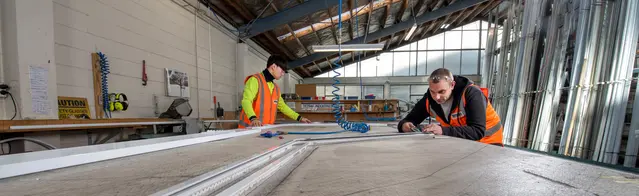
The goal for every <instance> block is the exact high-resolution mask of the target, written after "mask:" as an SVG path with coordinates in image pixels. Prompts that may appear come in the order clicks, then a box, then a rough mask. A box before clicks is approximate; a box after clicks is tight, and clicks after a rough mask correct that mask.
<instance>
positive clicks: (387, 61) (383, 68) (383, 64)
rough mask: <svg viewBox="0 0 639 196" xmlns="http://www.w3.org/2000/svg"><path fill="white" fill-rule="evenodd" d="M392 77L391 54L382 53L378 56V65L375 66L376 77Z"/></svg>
mask: <svg viewBox="0 0 639 196" xmlns="http://www.w3.org/2000/svg"><path fill="white" fill-rule="evenodd" d="M392 75H393V53H392V52H388V53H382V54H381V55H379V63H378V64H377V76H392Z"/></svg>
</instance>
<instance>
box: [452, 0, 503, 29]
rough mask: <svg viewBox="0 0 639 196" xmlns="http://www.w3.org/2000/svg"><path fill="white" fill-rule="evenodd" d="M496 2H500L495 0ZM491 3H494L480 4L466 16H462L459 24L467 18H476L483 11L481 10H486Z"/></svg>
mask: <svg viewBox="0 0 639 196" xmlns="http://www.w3.org/2000/svg"><path fill="white" fill-rule="evenodd" d="M495 2H498V1H495ZM493 3H494V2H493ZM491 4H492V3H486V4H485V5H484V6H481V5H479V6H477V7H475V8H474V9H473V10H472V11H470V12H469V13H468V14H467V15H466V16H464V17H462V18H461V19H460V20H459V21H456V22H457V24H460V23H462V22H464V21H465V20H466V19H469V18H475V17H476V16H477V14H479V13H481V11H484V9H486V8H488V6H490V5H491ZM480 7H483V8H482V9H479V8H480ZM470 16H472V17H470Z"/></svg>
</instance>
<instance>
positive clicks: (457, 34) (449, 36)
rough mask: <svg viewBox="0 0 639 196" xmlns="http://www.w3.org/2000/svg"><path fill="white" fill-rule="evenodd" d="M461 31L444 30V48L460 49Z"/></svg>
mask: <svg viewBox="0 0 639 196" xmlns="http://www.w3.org/2000/svg"><path fill="white" fill-rule="evenodd" d="M461 39H462V32H461V31H448V32H446V43H445V45H446V46H445V47H444V48H445V49H460V48H461Z"/></svg>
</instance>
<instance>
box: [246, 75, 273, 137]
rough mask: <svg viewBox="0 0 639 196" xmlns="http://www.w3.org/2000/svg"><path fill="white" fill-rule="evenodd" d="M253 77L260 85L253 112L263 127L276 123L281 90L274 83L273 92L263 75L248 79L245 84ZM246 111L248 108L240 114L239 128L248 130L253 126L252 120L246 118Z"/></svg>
mask: <svg viewBox="0 0 639 196" xmlns="http://www.w3.org/2000/svg"><path fill="white" fill-rule="evenodd" d="M251 77H255V78H256V79H257V83H258V85H259V87H258V91H257V96H256V97H255V100H253V111H254V112H255V116H256V117H257V119H259V120H260V121H261V122H262V125H267V124H273V123H275V116H276V115H277V102H278V101H279V99H280V88H279V87H278V86H277V84H275V83H273V92H271V90H270V89H269V88H268V83H267V82H266V78H265V77H264V75H262V73H257V74H253V75H250V76H248V77H246V79H244V84H246V82H247V81H248V80H249V78H251ZM245 109H246V108H242V112H241V113H240V122H239V123H238V127H239V128H246V127H249V126H250V125H251V120H249V117H250V116H246V113H245V112H244V110H245Z"/></svg>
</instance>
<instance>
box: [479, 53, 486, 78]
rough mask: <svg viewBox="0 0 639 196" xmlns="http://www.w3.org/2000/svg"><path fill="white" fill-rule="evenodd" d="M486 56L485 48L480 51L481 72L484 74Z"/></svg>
mask: <svg viewBox="0 0 639 196" xmlns="http://www.w3.org/2000/svg"><path fill="white" fill-rule="evenodd" d="M485 58H486V53H485V50H481V51H480V52H479V74H482V73H481V72H482V70H484V61H485Z"/></svg>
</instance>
